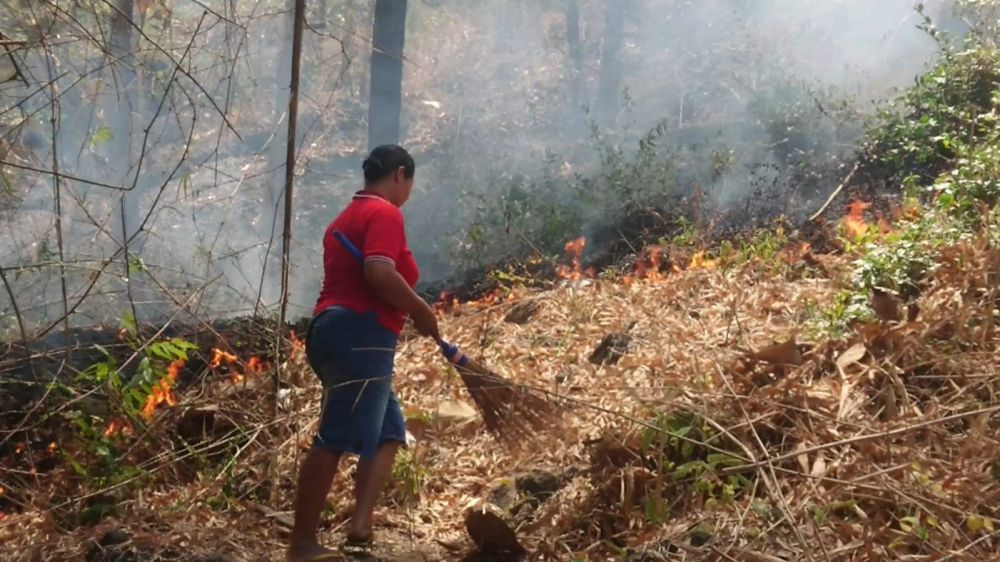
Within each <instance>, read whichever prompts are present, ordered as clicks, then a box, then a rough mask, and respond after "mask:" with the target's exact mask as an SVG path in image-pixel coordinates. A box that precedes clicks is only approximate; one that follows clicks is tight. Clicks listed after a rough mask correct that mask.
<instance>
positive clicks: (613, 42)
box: [597, 0, 625, 125]
mask: <svg viewBox="0 0 1000 562" xmlns="http://www.w3.org/2000/svg"><path fill="white" fill-rule="evenodd" d="M624 43H625V0H607V6H606V8H605V12H604V44H603V46H602V49H601V75H600V83H599V86H598V93H597V109H598V113H599V116H600V119H601V122H602V123H604V124H605V125H610V124H612V123H614V121H615V119H616V118H617V117H618V110H619V103H618V102H619V97H620V94H621V87H622V47H623V45H624Z"/></svg>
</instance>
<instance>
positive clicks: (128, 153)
mask: <svg viewBox="0 0 1000 562" xmlns="http://www.w3.org/2000/svg"><path fill="white" fill-rule="evenodd" d="M134 8H135V5H134V3H133V0H114V5H113V9H112V10H111V36H110V38H109V44H108V52H109V53H110V54H111V57H112V61H111V62H112V64H111V66H110V68H111V71H112V72H113V73H114V75H113V77H112V79H111V80H109V81H108V83H107V87H110V88H115V89H116V91H114V92H112V93H111V95H108V96H107V97H106V100H107V102H106V107H105V108H104V111H105V114H106V115H107V119H108V125H107V126H108V130H109V132H110V133H111V134H110V137H111V140H110V142H109V143H108V147H107V148H108V152H107V157H108V163H109V167H110V169H111V171H112V173H113V176H114V177H113V179H114V181H116V182H120V183H121V185H122V186H123V187H126V188H127V187H131V181H130V178H129V177H128V176H129V175H131V173H132V172H131V170H132V166H131V162H132V161H133V159H134V155H133V154H132V150H131V148H132V128H133V123H132V120H133V114H134V108H133V107H132V106H133V103H134V102H135V96H134V95H132V94H133V92H132V90H133V88H134V87H135V79H136V75H135V67H136V64H135V61H134V60H133V56H132V55H133V50H134V49H133V45H132V43H133V41H134V38H135V33H134V25H135V24H133V23H132V22H133V21H134V18H135V9H134ZM121 197H122V199H121V207H120V209H117V212H115V213H114V215H115V221H114V222H113V223H112V224H114V232H112V235H113V236H115V237H116V238H117V237H119V236H121V237H122V242H123V243H125V242H127V241H128V239H129V238H132V236H133V235H135V233H136V232H137V231H138V229H139V222H140V217H139V198H140V194H139V193H135V192H134V191H131V190H128V191H122V194H121ZM139 245H140V241H139V240H134V241H133V242H132V244H130V245H129V251H130V252H134V251H138V249H139Z"/></svg>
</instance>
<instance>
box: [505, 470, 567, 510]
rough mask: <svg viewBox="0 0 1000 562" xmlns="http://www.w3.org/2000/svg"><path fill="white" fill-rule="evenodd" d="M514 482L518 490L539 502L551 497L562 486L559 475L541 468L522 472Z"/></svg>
mask: <svg viewBox="0 0 1000 562" xmlns="http://www.w3.org/2000/svg"><path fill="white" fill-rule="evenodd" d="M514 483H515V485H516V486H517V491H518V492H520V493H521V494H523V495H525V496H530V497H532V498H534V499H536V500H538V502H539V503H541V502H543V501H545V500H547V499H549V498H550V497H551V496H552V494H555V493H556V492H557V491H559V488H561V487H562V481H561V479H560V478H559V476H557V475H556V474H553V473H552V472H549V471H547V470H541V469H534V470H531V471H529V472H526V473H524V474H521V475H520V476H518V477H517V478H516V479H515V480H514Z"/></svg>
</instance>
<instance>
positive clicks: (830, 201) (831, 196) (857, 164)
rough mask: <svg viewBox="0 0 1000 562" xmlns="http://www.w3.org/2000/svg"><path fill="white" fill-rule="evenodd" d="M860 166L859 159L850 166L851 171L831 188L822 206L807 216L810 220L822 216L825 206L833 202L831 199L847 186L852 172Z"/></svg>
mask: <svg viewBox="0 0 1000 562" xmlns="http://www.w3.org/2000/svg"><path fill="white" fill-rule="evenodd" d="M860 168H861V162H860V161H859V162H856V163H855V164H854V167H853V168H851V173H849V174H847V177H846V178H844V181H843V182H841V183H840V185H839V186H837V189H835V190H833V193H831V194H830V197H828V198H827V200H826V203H823V206H822V207H820V208H819V210H818V211H816V212H815V213H813V215H812V216H811V217H809V220H810V221H815V220H816V219H818V218H820V217H821V216H823V213H825V212H826V209H827V207H829V206H830V205H831V204H832V203H833V200H834V199H836V198H837V196H838V195H840V192H841V191H843V190H844V188H845V187H847V184H849V183H851V180H852V179H854V174H856V173H857V172H858V169H860Z"/></svg>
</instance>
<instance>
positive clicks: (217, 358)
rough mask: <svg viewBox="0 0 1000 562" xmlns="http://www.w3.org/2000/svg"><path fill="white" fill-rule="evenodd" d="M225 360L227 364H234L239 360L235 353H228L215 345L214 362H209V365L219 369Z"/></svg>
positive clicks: (213, 350) (213, 351)
mask: <svg viewBox="0 0 1000 562" xmlns="http://www.w3.org/2000/svg"><path fill="white" fill-rule="evenodd" d="M223 361H225V362H226V363H227V364H233V363H235V362H236V361H237V359H236V356H235V355H233V354H232V353H227V352H225V351H222V350H221V349H219V348H217V347H213V348H212V362H211V363H209V366H210V367H211V368H213V369H218V368H219V367H221V366H222V363H223Z"/></svg>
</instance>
